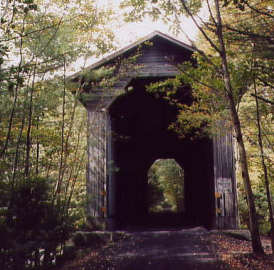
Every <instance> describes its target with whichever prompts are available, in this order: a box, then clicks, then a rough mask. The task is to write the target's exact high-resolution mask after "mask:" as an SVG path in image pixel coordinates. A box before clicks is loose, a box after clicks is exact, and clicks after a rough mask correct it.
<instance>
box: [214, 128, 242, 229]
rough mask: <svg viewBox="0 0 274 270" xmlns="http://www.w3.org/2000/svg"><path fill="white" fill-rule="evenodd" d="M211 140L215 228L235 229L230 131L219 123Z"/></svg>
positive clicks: (235, 205) (234, 182) (234, 180)
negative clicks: (216, 131)
mask: <svg viewBox="0 0 274 270" xmlns="http://www.w3.org/2000/svg"><path fill="white" fill-rule="evenodd" d="M219 129H220V130H219V132H218V134H216V135H215V136H214V139H213V153H214V182H215V202H216V227H217V228H219V229H226V228H231V229H232V228H237V227H238V224H237V203H236V192H237V191H236V178H235V172H234V153H233V136H232V131H231V130H229V129H225V125H224V123H222V124H221V123H219Z"/></svg>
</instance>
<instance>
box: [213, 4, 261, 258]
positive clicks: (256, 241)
mask: <svg viewBox="0 0 274 270" xmlns="http://www.w3.org/2000/svg"><path fill="white" fill-rule="evenodd" d="M214 2H215V8H216V15H217V31H216V34H217V37H218V40H219V44H220V56H221V59H222V72H223V79H224V84H225V91H226V94H227V97H228V100H229V105H230V112H231V116H232V120H233V127H234V130H235V133H236V138H237V143H238V147H239V158H240V166H241V171H242V177H243V182H244V187H245V192H246V196H247V202H248V207H249V223H250V233H251V238H252V248H253V252H254V253H256V254H264V251H263V247H262V243H261V239H260V234H259V228H258V222H257V216H256V208H255V203H254V196H253V193H252V188H251V183H250V178H249V173H248V165H247V158H246V151H245V146H244V141H243V136H242V130H241V123H240V120H239V116H238V113H237V110H236V106H235V102H234V97H233V89H232V86H231V80H230V73H229V69H228V64H227V56H226V49H225V45H224V40H223V30H222V19H221V12H220V7H219V1H218V0H214Z"/></svg>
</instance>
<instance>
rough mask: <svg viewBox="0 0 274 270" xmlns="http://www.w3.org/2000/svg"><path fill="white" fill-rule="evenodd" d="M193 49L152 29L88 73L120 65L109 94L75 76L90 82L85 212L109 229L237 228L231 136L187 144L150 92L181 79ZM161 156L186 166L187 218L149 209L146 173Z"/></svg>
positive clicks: (171, 114) (185, 95)
mask: <svg viewBox="0 0 274 270" xmlns="http://www.w3.org/2000/svg"><path fill="white" fill-rule="evenodd" d="M193 51H194V50H193V48H191V47H190V46H188V45H186V44H184V43H182V42H180V41H178V40H175V39H173V38H171V37H169V36H167V35H165V34H162V33H160V32H153V33H152V34H150V35H148V36H147V37H145V38H144V39H142V40H139V41H138V42H136V43H133V44H131V45H130V46H128V47H126V48H124V49H123V50H121V51H119V52H117V53H115V54H113V55H111V56H109V57H108V58H106V59H103V60H102V61H100V62H98V63H96V64H94V65H92V66H91V67H89V68H88V69H87V70H86V71H85V72H86V73H88V72H93V71H94V70H98V69H100V68H102V67H109V66H112V65H116V69H115V72H116V76H117V78H118V79H117V80H116V82H115V83H114V84H113V85H112V86H110V87H109V88H108V91H102V90H101V89H100V88H98V86H97V85H95V84H94V82H89V81H88V79H87V77H83V76H81V75H80V74H76V75H75V76H74V78H73V81H75V82H79V83H80V84H82V85H84V90H85V93H86V99H85V100H82V101H83V103H84V105H85V106H86V108H87V111H88V124H89V131H88V132H89V134H88V164H87V191H88V206H87V212H88V214H89V215H90V216H91V217H92V219H93V220H94V222H96V223H97V224H99V225H102V226H103V227H104V228H106V229H121V228H127V227H131V226H140V225H141V226H151V225H155V224H158V225H159V226H161V224H163V225H169V226H171V225H172V224H173V225H174V226H175V225H182V226H183V225H188V226H192V225H193V226H194V225H202V226H205V227H207V228H220V229H224V228H236V227H237V201H236V180H235V174H234V157H233V141H232V132H231V131H230V130H227V132H223V131H222V132H219V133H218V132H217V134H216V135H214V136H212V138H210V137H208V138H201V139H195V140H193V139H191V138H187V137H185V138H184V139H181V138H180V137H178V135H177V134H176V133H174V132H173V131H171V130H170V129H169V126H170V124H171V123H172V122H173V121H175V120H176V117H177V113H178V109H177V107H175V106H174V105H172V104H170V103H169V102H168V101H166V100H164V99H161V98H156V97H155V96H153V95H151V94H150V93H148V92H147V91H146V85H148V84H150V83H152V82H157V81H161V80H165V79H167V78H172V77H175V76H176V75H177V74H178V73H179V70H178V69H177V64H179V63H181V62H183V61H187V60H190V59H191V54H192V53H193ZM140 52H141V53H140ZM136 53H138V57H137V58H136V59H137V60H136V62H135V63H134V65H133V66H134V67H133V66H131V65H130V63H126V64H124V65H126V66H127V67H128V68H125V66H122V65H123V64H122V63H123V61H122V60H123V59H129V58H130V57H131V56H132V55H134V54H136ZM117 63H118V68H117ZM136 66H137V67H138V68H136ZM180 102H181V103H182V104H190V103H191V102H192V96H191V89H190V88H189V87H187V86H185V87H184V88H183V89H182V96H181V97H180ZM157 159H175V160H176V161H177V163H178V164H179V165H180V166H182V167H183V169H184V203H185V211H184V212H182V213H178V214H177V215H173V216H170V215H169V216H168V215H162V216H161V217H160V216H157V217H156V216H154V217H153V215H151V214H150V213H149V211H148V207H149V204H148V199H147V193H148V191H147V187H148V176H147V175H148V170H149V168H150V167H151V165H152V164H153V162H154V161H155V160H157ZM167 220H168V221H170V222H167Z"/></svg>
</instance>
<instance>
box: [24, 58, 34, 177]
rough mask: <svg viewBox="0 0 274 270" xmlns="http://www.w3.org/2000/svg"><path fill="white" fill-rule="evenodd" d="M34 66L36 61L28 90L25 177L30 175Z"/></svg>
mask: <svg viewBox="0 0 274 270" xmlns="http://www.w3.org/2000/svg"><path fill="white" fill-rule="evenodd" d="M36 64H37V61H36V63H35V66H34V69H33V78H32V85H31V89H30V99H29V114H28V129H27V139H26V160H25V176H26V177H28V176H29V174H30V150H31V129H32V110H33V92H34V83H35V77H36Z"/></svg>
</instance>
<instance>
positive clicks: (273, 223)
mask: <svg viewBox="0 0 274 270" xmlns="http://www.w3.org/2000/svg"><path fill="white" fill-rule="evenodd" d="M254 97H255V101H256V118H257V127H258V142H259V147H260V156H261V162H262V167H263V171H264V181H265V189H266V196H267V203H268V211H269V221H270V225H271V246H272V254H274V218H273V205H272V197H271V193H270V188H269V179H268V173H267V168H266V165H265V159H264V147H263V140H262V131H261V122H260V112H259V102H258V95H257V88H256V81H255V78H254Z"/></svg>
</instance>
